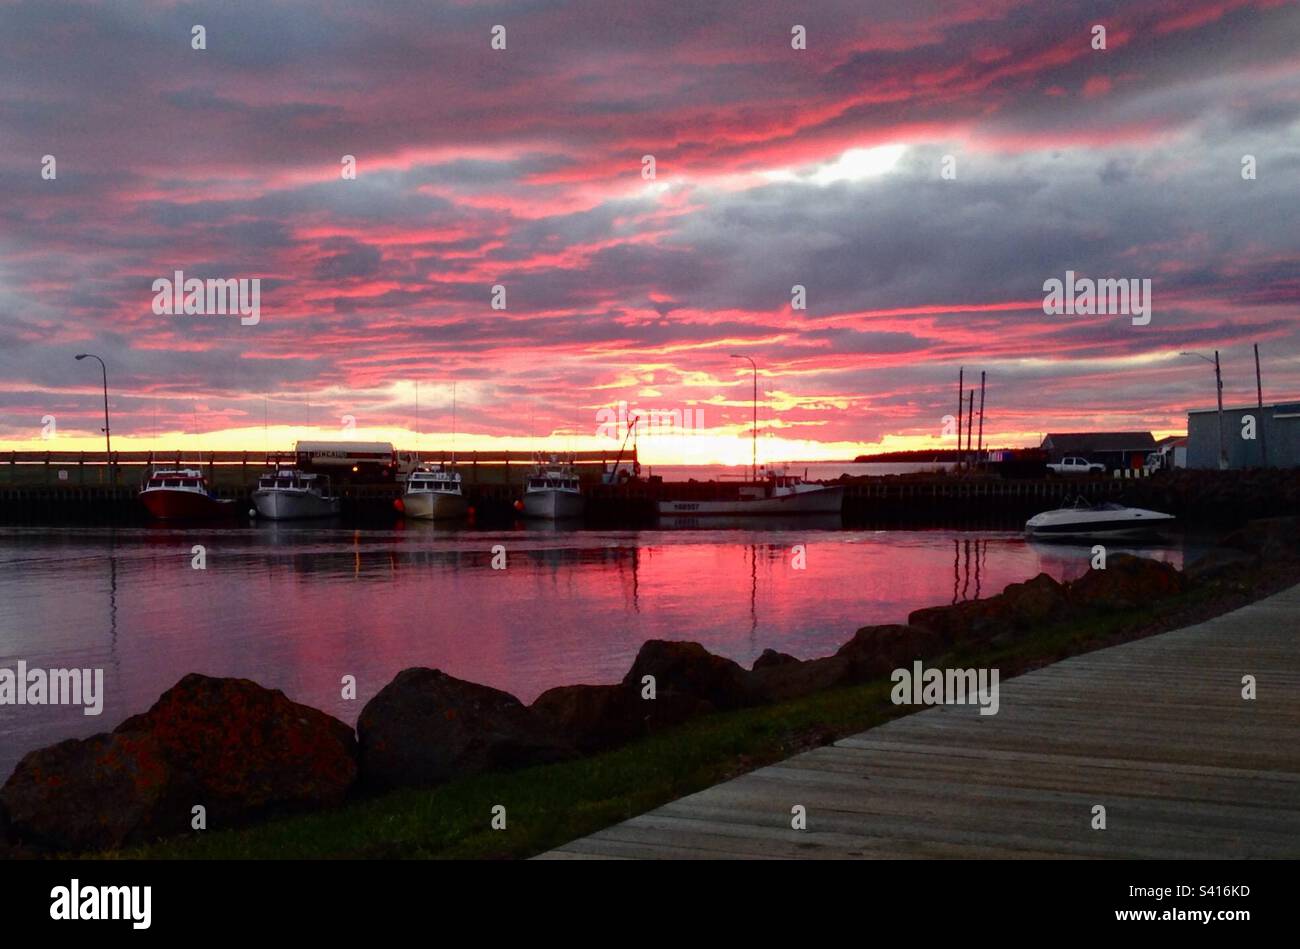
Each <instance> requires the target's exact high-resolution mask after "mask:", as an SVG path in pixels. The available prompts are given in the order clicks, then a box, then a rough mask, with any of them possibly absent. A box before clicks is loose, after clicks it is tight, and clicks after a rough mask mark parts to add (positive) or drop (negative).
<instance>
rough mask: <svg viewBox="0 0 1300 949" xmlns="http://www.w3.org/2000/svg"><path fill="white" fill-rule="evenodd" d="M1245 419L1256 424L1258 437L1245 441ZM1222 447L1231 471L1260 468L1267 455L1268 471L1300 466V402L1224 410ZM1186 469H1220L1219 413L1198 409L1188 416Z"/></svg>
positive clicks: (1215, 410) (1256, 435) (1212, 410)
mask: <svg viewBox="0 0 1300 949" xmlns="http://www.w3.org/2000/svg"><path fill="white" fill-rule="evenodd" d="M1246 416H1252V417H1253V418H1254V420H1255V437H1254V438H1253V439H1251V438H1246V437H1244V436H1245V434H1246V431H1247V427H1246ZM1223 446H1224V449H1225V453H1226V454H1227V456H1228V467H1229V468H1259V467H1262V466H1263V465H1264V457H1265V453H1266V452H1267V456H1268V467H1270V468H1294V467H1296V466H1297V465H1300V402H1282V403H1278V404H1276V405H1266V406H1264V408H1263V409H1260V408H1259V407H1258V406H1255V405H1250V406H1245V407H1242V408H1231V409H1229V408H1225V409H1224V410H1223ZM1187 467H1189V468H1218V467H1219V413H1218V410H1217V409H1197V410H1196V411H1194V412H1188V413H1187Z"/></svg>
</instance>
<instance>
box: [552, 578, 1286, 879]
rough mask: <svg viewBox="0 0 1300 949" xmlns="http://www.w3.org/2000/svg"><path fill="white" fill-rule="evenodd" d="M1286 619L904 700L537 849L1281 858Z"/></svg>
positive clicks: (1227, 618)
mask: <svg viewBox="0 0 1300 949" xmlns="http://www.w3.org/2000/svg"><path fill="white" fill-rule="evenodd" d="M1298 617H1300V586H1298V587H1293V588H1291V589H1289V590H1286V591H1283V592H1282V593H1279V594H1277V595H1275V596H1273V597H1269V598H1268V599H1265V600H1261V601H1260V602H1258V603H1254V604H1251V605H1249V606H1246V607H1243V608H1242V609H1240V610H1236V611H1234V612H1232V613H1229V614H1225V615H1224V616H1220V617H1216V618H1215V619H1212V620H1209V621H1207V622H1205V623H1201V624H1199V625H1197V626H1192V627H1189V628H1187V629H1182V630H1177V631H1174V632H1170V633H1165V634H1163V635H1160V636H1153V637H1150V638H1148V639H1144V640H1139V641H1136V642H1132V643H1126V644H1123V645H1120V646H1115V647H1111V648H1109V649H1104V650H1100V651H1098V652H1094V653H1089V654H1087V655H1084V656H1077V657H1075V658H1072V659H1067V660H1064V661H1062V662H1059V663H1056V664H1053V665H1051V666H1047V667H1044V668H1042V669H1038V670H1036V671H1034V672H1030V673H1027V674H1025V675H1023V676H1020V677H1017V678H1015V679H1011V680H1008V681H1006V682H1003V683H1001V689H1000V699H1001V703H1000V709H999V713H998V714H997V715H993V716H981V715H979V714H978V710H977V709H976V708H975V707H973V706H965V707H955V706H948V707H938V708H932V709H926V710H923V711H919V712H917V713H915V714H912V715H908V716H905V717H903V718H899V719H895V720H893V721H891V722H887V723H885V724H883V725H881V726H879V727H877V728H873V729H871V730H869V731H866V732H863V733H861V734H859V735H854V736H852V737H849V738H845V739H842V740H840V741H837V742H835V743H834V744H833V745H828V746H826V747H824V748H818V749H815V750H813V751H809V752H805V753H803V754H800V755H796V756H794V757H792V758H790V759H788V760H786V761H782V762H780V763H778V764H774V765H771V766H769V767H766V768H760V769H758V770H756V771H753V772H751V773H749V774H746V775H742V776H741V777H738V778H735V779H733V780H731V781H727V782H725V783H723V784H720V785H717V786H715V787H712V788H708V789H706V790H704V791H700V792H698V793H696V794H692V795H689V796H688V797H684V798H682V799H680V800H677V801H673V802H672V803H670V804H667V805H665V806H663V807H660V808H658V809H657V810H654V811H651V812H650V813H648V814H642V815H640V816H638V817H635V818H632V819H631V820H628V821H624V822H623V823H621V824H617V825H615V826H613V827H609V828H606V829H605V830H602V831H599V832H598V833H596V834H593V835H591V836H589V837H585V838H582V839H580V840H576V841H572V842H571V843H568V844H565V845H564V846H563V847H561V848H559V849H558V850H556V851H552V852H551V853H548V854H544V855H543V856H544V857H546V858H549V859H588V858H632V859H635V858H669V859H682V858H688V859H752V858H773V857H775V858H787V859H789V858H815V859H840V858H848V859H858V858H878V857H888V858H922V859H923V858H935V857H959V858H984V857H1040V858H1041V857H1066V858H1115V857H1123V858H1138V859H1148V858H1174V859H1197V858H1214V857H1230V858H1258V857H1274V858H1277V857H1282V858H1295V857H1298V856H1300V699H1297V695H1300V631H1298V629H1297V626H1298V624H1297V618H1298ZM1246 673H1250V674H1252V675H1254V676H1256V678H1257V680H1258V682H1259V698H1258V699H1257V700H1256V701H1255V702H1247V701H1245V700H1243V699H1242V698H1241V694H1240V689H1241V676H1242V675H1244V674H1246ZM795 804H801V805H803V806H804V807H805V808H806V809H807V815H808V816H807V819H808V829H807V830H803V831H798V830H793V829H792V828H791V827H790V809H791V807H792V806H793V805H795ZM1094 804H1103V805H1105V807H1106V809H1107V829H1106V830H1104V831H1097V830H1092V829H1091V826H1090V821H1091V813H1092V807H1093V805H1094Z"/></svg>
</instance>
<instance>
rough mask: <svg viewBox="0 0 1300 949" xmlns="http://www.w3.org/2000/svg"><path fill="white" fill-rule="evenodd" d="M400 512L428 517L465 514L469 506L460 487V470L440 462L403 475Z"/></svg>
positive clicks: (449, 517) (442, 518)
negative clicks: (454, 469)
mask: <svg viewBox="0 0 1300 949" xmlns="http://www.w3.org/2000/svg"><path fill="white" fill-rule="evenodd" d="M401 508H402V513H403V514H405V515H406V516H407V517H418V518H423V519H427V520H435V521H441V520H450V519H452V518H456V517H464V516H465V514H466V513H467V512H468V510H469V505H468V503H467V502H466V500H465V495H464V493H463V492H462V491H461V479H460V472H459V471H453V470H452V469H450V468H444V467H443V466H442V465H420V466H419V467H418V468H416V469H415V470H414V471H412V472H411V473H410V474H409V475H408V476H407V478H406V490H405V491H403V492H402V504H401Z"/></svg>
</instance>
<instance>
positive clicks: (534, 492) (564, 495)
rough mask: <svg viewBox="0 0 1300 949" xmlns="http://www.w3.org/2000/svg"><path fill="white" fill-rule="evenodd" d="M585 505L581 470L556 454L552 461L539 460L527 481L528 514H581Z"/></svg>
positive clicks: (555, 516) (560, 516)
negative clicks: (541, 461)
mask: <svg viewBox="0 0 1300 949" xmlns="http://www.w3.org/2000/svg"><path fill="white" fill-rule="evenodd" d="M585 506H586V502H585V499H584V498H583V496H582V487H581V485H580V484H579V482H578V473H577V472H576V471H574V469H573V466H572V465H567V464H561V463H560V462H558V461H556V460H555V459H554V458H552V459H551V461H550V463H549V464H539V465H538V466H537V467H536V468H535V469H533V472H532V473H531V474H530V475H529V476H528V481H527V482H526V483H525V485H524V499H523V512H524V516H525V517H545V518H548V519H550V520H560V519H563V518H566V517H581V516H582V511H583V508H584V507H585Z"/></svg>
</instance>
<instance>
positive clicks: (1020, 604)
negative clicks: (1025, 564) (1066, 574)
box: [1000, 573, 1069, 629]
mask: <svg viewBox="0 0 1300 949" xmlns="http://www.w3.org/2000/svg"><path fill="white" fill-rule="evenodd" d="M1000 596H1001V598H1002V600H1003V601H1005V603H1006V607H1007V612H1008V614H1009V617H1010V620H1011V622H1012V623H1013V624H1015V626H1016V627H1017V628H1020V629H1027V628H1030V627H1036V626H1041V625H1042V624H1044V623H1049V622H1052V621H1054V620H1056V619H1059V618H1060V617H1062V616H1064V615H1065V614H1066V612H1067V611H1068V610H1069V596H1068V594H1067V592H1066V588H1065V586H1064V585H1063V584H1061V583H1058V582H1057V581H1056V580H1054V579H1052V578H1051V577H1049V576H1048V575H1047V574H1045V573H1040V574H1039V575H1038V576H1036V577H1034V578H1033V579H1032V580H1026V581H1025V582H1024V583H1012V584H1009V585H1008V586H1007V587H1006V588H1005V589H1003V591H1002V593H1001V594H1000Z"/></svg>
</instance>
